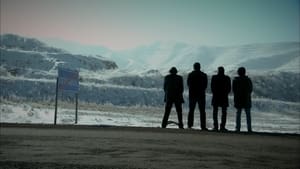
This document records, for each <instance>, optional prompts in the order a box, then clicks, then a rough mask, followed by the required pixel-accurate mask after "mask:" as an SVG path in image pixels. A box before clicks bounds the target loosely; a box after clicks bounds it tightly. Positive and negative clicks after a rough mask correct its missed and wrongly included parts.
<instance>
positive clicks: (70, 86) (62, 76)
mask: <svg viewBox="0 0 300 169" xmlns="http://www.w3.org/2000/svg"><path fill="white" fill-rule="evenodd" d="M59 91H62V92H64V91H67V92H73V93H75V97H76V107H75V124H77V121H78V92H79V71H78V70H72V69H67V68H58V77H57V79H56V92H55V93H56V96H55V112H54V125H56V119H57V104H58V92H59Z"/></svg>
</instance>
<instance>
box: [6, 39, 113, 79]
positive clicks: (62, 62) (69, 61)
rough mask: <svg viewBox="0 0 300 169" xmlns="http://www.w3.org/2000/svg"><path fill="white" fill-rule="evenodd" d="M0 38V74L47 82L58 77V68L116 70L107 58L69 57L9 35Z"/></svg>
mask: <svg viewBox="0 0 300 169" xmlns="http://www.w3.org/2000/svg"><path fill="white" fill-rule="evenodd" d="M0 38H1V44H0V52H1V74H7V73H11V74H12V75H24V76H28V77H31V78H32V77H34V78H36V77H46V78H47V77H49V76H51V75H56V74H57V67H58V66H62V67H70V68H73V69H80V70H84V71H93V72H94V71H101V70H113V69H116V68H117V65H116V64H115V63H114V62H113V61H109V60H108V59H107V58H103V57H101V56H97V57H91V56H84V55H78V54H77V55H75V54H71V53H68V52H66V51H65V50H62V49H59V48H54V47H49V46H47V45H46V44H44V43H42V42H40V41H38V40H36V39H32V38H24V37H21V36H17V35H11V34H7V35H1V37H0Z"/></svg>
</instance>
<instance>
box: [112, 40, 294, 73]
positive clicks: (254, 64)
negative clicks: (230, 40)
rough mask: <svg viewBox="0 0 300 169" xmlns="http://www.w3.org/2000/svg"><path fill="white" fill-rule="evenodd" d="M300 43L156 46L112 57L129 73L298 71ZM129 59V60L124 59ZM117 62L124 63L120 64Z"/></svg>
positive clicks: (119, 53) (156, 44)
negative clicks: (198, 68) (197, 66)
mask: <svg viewBox="0 0 300 169" xmlns="http://www.w3.org/2000/svg"><path fill="white" fill-rule="evenodd" d="M299 53H300V43H299V42H281V43H269V44H250V45H242V46H232V47H208V46H196V45H188V44H185V43H159V42H158V43H154V44H151V45H149V46H142V47H138V48H136V49H132V50H127V51H121V52H118V54H117V55H111V56H112V57H115V58H112V59H113V60H116V62H117V63H118V64H119V65H120V67H121V68H125V69H128V70H136V69H141V70H144V69H158V70H160V71H162V72H166V71H167V70H169V69H170V68H171V67H172V66H176V67H177V68H178V69H179V70H181V71H182V72H187V71H190V70H192V65H193V63H195V62H200V63H201V65H202V69H203V70H204V71H207V72H213V71H214V70H216V69H217V67H218V66H221V65H222V66H224V67H225V69H226V70H228V71H232V70H236V69H237V68H238V67H240V66H245V67H246V68H247V69H249V70H255V71H289V72H291V71H292V72H299V66H300V65H299V64H300V54H299ZM124 58H126V60H124ZM117 60H121V62H118V61H117Z"/></svg>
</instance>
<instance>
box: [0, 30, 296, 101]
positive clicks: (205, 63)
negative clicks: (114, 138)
mask: <svg viewBox="0 0 300 169" xmlns="http://www.w3.org/2000/svg"><path fill="white" fill-rule="evenodd" d="M69 49H70V48H69ZM83 49H84V47H83ZM0 51H1V65H0V75H1V77H0V80H1V83H0V87H1V89H2V90H1V92H0V96H1V97H3V98H8V99H14V98H25V99H29V100H33V101H36V100H52V99H53V96H54V91H55V79H56V76H57V70H56V68H57V66H58V65H61V66H69V67H72V68H79V69H80V74H79V75H80V93H79V99H80V100H81V101H84V102H93V103H102V104H103V103H111V104H115V105H151V106H161V105H163V95H164V94H163V91H162V86H163V75H165V74H166V73H167V71H168V70H169V68H170V67H171V66H177V67H178V69H179V73H180V74H182V75H183V78H184V81H186V78H187V73H188V72H189V71H191V69H192V65H193V63H194V62H196V61H198V62H201V64H202V67H203V69H204V71H206V72H207V73H208V76H209V78H210V77H211V75H212V73H215V72H214V70H215V69H216V68H217V67H218V66H220V65H223V66H225V69H226V70H227V72H228V74H229V75H230V76H231V78H233V77H234V76H236V68H237V67H238V66H245V67H246V68H247V69H248V73H249V74H250V77H251V79H252V81H253V84H254V93H253V98H257V99H261V98H264V99H271V100H279V101H288V102H299V101H300V87H299V86H300V79H299V43H295V42H286V43H273V44H256V45H244V46H239V47H203V46H202V47H201V46H200V47H199V46H193V45H188V44H184V43H154V44H152V45H149V46H143V47H138V48H135V49H131V50H126V51H111V50H109V49H101V50H100V51H99V52H101V51H102V53H99V55H98V56H95V55H93V56H86V55H83V54H82V53H81V54H75V53H76V52H74V53H73V54H72V53H71V52H69V51H68V52H67V51H66V49H59V48H55V47H49V46H48V45H46V44H44V43H42V42H40V41H38V40H36V39H28V38H24V37H20V36H16V35H3V36H1V46H0ZM79 53H80V51H79ZM102 56H103V57H102ZM110 60H113V61H110ZM114 61H115V62H116V63H117V65H118V66H119V68H117V65H116V64H115V62H114ZM209 82H210V80H209ZM185 84H186V83H185ZM33 86H34V87H33ZM185 87H186V85H185ZM186 91H187V89H186ZM33 93H34V94H35V96H34V97H33ZM207 93H208V94H210V89H209V88H208V89H207ZM185 97H186V98H187V96H185ZM257 103H258V105H259V102H257ZM209 104H210V103H209V99H208V105H209Z"/></svg>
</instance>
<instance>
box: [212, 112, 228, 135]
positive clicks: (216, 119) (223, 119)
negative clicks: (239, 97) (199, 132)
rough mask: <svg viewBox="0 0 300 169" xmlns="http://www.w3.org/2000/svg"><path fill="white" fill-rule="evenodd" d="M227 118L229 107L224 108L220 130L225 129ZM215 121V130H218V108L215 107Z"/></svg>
mask: <svg viewBox="0 0 300 169" xmlns="http://www.w3.org/2000/svg"><path fill="white" fill-rule="evenodd" d="M226 118H227V107H226V106H223V107H222V116H221V125H220V129H221V130H222V129H225V125H226ZM213 120H214V129H218V126H219V123H218V106H213Z"/></svg>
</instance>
